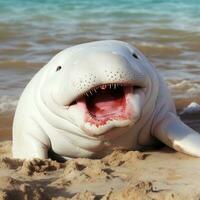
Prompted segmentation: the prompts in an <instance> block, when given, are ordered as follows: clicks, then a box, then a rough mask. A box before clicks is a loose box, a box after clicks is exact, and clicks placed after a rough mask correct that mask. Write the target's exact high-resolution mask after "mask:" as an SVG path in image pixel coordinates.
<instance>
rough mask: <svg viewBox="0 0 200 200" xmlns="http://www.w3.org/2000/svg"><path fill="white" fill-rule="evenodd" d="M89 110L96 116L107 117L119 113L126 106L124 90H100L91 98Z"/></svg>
mask: <svg viewBox="0 0 200 200" xmlns="http://www.w3.org/2000/svg"><path fill="white" fill-rule="evenodd" d="M87 105H88V110H89V112H90V113H91V114H92V115H93V116H94V117H96V118H105V117H109V116H113V115H115V116H116V115H119V114H120V113H121V112H123V110H124V108H125V98H124V92H123V89H122V90H115V91H113V90H109V89H104V90H99V91H98V93H97V94H96V95H94V96H93V97H92V98H90V99H89V101H88V103H87Z"/></svg>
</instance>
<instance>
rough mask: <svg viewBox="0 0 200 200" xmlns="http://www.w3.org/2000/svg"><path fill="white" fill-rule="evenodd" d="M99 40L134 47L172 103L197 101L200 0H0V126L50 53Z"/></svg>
mask: <svg viewBox="0 0 200 200" xmlns="http://www.w3.org/2000/svg"><path fill="white" fill-rule="evenodd" d="M103 39H118V40H123V41H126V42H129V43H130V44H132V45H135V46H136V47H137V48H139V50H141V51H142V52H143V53H144V54H145V55H146V56H147V57H148V58H149V60H150V61H151V62H152V63H153V64H154V65H155V66H156V67H157V69H158V70H159V71H160V73H161V74H162V75H163V77H164V79H165V80H166V81H167V83H168V85H169V88H170V90H171V92H172V95H173V98H174V99H175V100H176V102H178V105H179V104H180V105H182V103H181V102H190V101H193V100H194V99H195V100H196V101H200V0H190V1H188V0H168V1H164V0H138V1H133V0H132V1H131V0H115V1H114V0H110V1H106V0H98V1H97V0H93V1H89V0H82V1H81V0H57V1H56V0H32V1H30V0H29V1H28V0H0V123H1V121H3V122H4V123H1V124H0V131H1V130H2V129H3V130H5V129H9V130H10V126H11V123H10V121H12V120H11V117H12V115H13V112H14V110H15V108H16V104H17V101H18V98H19V96H20V94H21V92H22V91H23V89H24V87H25V85H26V84H27V83H28V81H29V80H30V78H31V77H32V76H33V75H34V74H35V73H36V72H37V71H38V70H39V69H40V68H41V67H42V66H43V65H44V64H45V63H46V62H48V61H49V59H50V58H51V57H52V56H53V55H55V54H56V53H57V52H59V51H60V50H62V49H64V48H67V47H70V46H72V45H75V44H80V43H83V42H89V41H94V40H103ZM180 105H179V106H180ZM9 116H11V117H9ZM5 118H6V120H5ZM9 120H10V121H9ZM2 127H3V128H2Z"/></svg>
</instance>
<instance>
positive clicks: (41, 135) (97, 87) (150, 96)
mask: <svg viewBox="0 0 200 200" xmlns="http://www.w3.org/2000/svg"><path fill="white" fill-rule="evenodd" d="M159 140H160V141H162V142H163V143H165V144H166V145H168V146H170V147H171V148H173V149H175V150H177V151H180V152H183V153H187V154H190V155H193V156H198V157H199V156H200V135H199V134H198V133H197V132H195V131H194V130H192V129H191V128H189V127H188V126H186V125H185V124H184V123H183V122H181V121H180V119H179V117H178V116H177V115H176V112H175V106H174V103H173V101H172V98H171V95H170V93H169V91H168V88H167V86H166V84H165V83H164V81H163V79H162V78H161V76H160V75H159V74H158V72H157V71H156V69H155V68H154V66H152V65H151V64H150V62H149V61H148V60H147V58H146V57H145V56H144V55H143V54H142V53H141V52H140V51H138V50H137V49H136V48H134V47H132V46H131V45H129V44H127V43H125V42H121V41H114V40H111V41H109V40H108V41H97V42H91V43H86V44H81V45H77V46H74V47H71V48H68V49H65V50H63V51H61V52H60V53H58V54H57V55H56V56H55V57H53V58H52V60H50V62H49V63H47V64H46V65H45V66H44V67H43V68H42V69H41V70H40V71H39V72H38V73H37V74H36V75H35V76H34V77H33V79H32V80H31V81H30V82H29V84H28V85H27V87H26V88H25V90H24V92H23V94H22V96H21V98H20V100H19V103H18V106H17V110H16V113H15V117H14V124H13V157H15V158H25V159H31V158H36V157H37V158H48V152H54V153H55V154H56V155H58V156H60V157H61V158H64V159H65V158H69V157H102V156H104V155H106V154H108V153H110V152H111V151H112V150H113V149H131V150H142V149H143V148H144V147H148V146H151V145H154V144H155V143H157V142H158V141H159Z"/></svg>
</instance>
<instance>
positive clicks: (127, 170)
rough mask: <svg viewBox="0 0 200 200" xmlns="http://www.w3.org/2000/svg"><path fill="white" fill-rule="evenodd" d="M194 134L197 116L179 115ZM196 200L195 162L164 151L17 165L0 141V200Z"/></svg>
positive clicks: (199, 191)
mask: <svg viewBox="0 0 200 200" xmlns="http://www.w3.org/2000/svg"><path fill="white" fill-rule="evenodd" d="M182 118H183V119H184V121H185V122H186V123H188V124H189V125H190V126H192V127H194V128H195V129H196V130H199V131H200V129H199V124H200V123H199V121H200V114H196V115H186V116H182ZM2 199H5V200H13V199H14V200H18V199H20V200H21V199H35V200H40V199H41V200H46V199H47V200H50V199H51V200H56V199H58V200H64V199H74V200H78V199H88V200H90V199H91V200H94V199H95V200H98V199H102V200H116V199H126V200H128V199H131V200H132V199H139V200H140V199H141V200H146V199H152V200H153V199H154V200H155V199H159V200H160V199H161V200H162V199H166V200H171V199H173V200H174V199H181V200H182V199H194V200H197V199H198V200H199V199H200V158H194V157H190V156H187V155H184V154H181V153H178V152H175V151H173V150H172V149H170V148H168V147H161V148H160V149H154V150H149V151H145V152H138V151H114V152H113V153H112V154H110V155H108V156H106V157H104V158H102V159H96V160H95V159H83V158H78V159H71V160H68V161H66V162H64V163H59V162H57V161H53V160H50V159H46V160H40V159H34V160H29V161H28V160H19V159H13V158H12V155H11V140H3V139H2V140H1V142H0V200H2Z"/></svg>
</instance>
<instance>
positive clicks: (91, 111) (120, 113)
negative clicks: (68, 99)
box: [76, 83, 133, 126]
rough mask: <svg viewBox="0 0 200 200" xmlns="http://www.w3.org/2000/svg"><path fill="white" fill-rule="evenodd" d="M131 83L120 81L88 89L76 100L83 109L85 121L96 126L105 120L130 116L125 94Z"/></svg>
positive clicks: (130, 90)
mask: <svg viewBox="0 0 200 200" xmlns="http://www.w3.org/2000/svg"><path fill="white" fill-rule="evenodd" d="M132 90H133V86H132V85H128V84H127V85H126V84H121V83H113V84H104V85H99V86H97V87H95V88H92V89H90V90H89V91H87V92H86V93H85V94H84V95H82V96H81V97H80V98H79V99H78V100H77V101H76V102H77V104H78V105H79V106H80V107H81V108H82V109H83V110H84V113H85V121H86V122H89V123H91V124H95V125H96V126H99V125H103V124H105V123H106V122H107V121H112V120H126V119H128V118H129V117H130V115H129V114H130V112H129V110H128V109H127V95H128V94H131V93H132Z"/></svg>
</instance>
